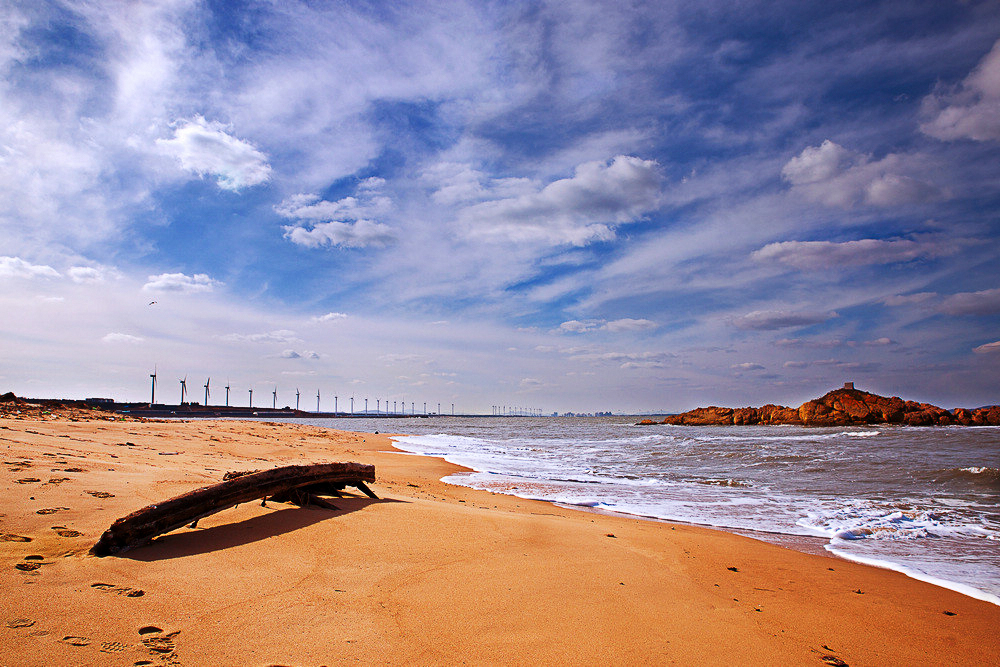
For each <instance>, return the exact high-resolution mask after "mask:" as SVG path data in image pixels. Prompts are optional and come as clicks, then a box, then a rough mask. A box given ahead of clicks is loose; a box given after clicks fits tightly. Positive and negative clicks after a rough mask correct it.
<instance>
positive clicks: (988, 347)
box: [972, 340, 1000, 354]
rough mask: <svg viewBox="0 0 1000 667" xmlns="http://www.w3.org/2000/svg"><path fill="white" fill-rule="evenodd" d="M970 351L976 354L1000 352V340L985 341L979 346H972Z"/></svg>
mask: <svg viewBox="0 0 1000 667" xmlns="http://www.w3.org/2000/svg"><path fill="white" fill-rule="evenodd" d="M972 351H973V352H975V353H976V354H996V353H1000V340H998V341H995V342H993V343H986V344H985V345H980V346H979V347H974V348H972Z"/></svg>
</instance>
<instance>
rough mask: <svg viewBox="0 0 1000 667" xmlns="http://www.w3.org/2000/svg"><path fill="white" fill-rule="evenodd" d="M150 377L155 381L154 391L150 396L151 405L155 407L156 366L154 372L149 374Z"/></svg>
mask: <svg viewBox="0 0 1000 667" xmlns="http://www.w3.org/2000/svg"><path fill="white" fill-rule="evenodd" d="M149 377H151V378H152V379H153V389H152V391H151V392H150V394H149V404H150V405H153V403H156V366H153V372H152V373H150V374H149Z"/></svg>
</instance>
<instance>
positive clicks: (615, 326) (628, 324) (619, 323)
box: [603, 317, 660, 331]
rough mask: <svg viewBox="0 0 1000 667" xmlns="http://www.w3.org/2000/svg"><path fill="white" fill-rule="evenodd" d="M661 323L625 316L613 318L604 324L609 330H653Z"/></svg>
mask: <svg viewBox="0 0 1000 667" xmlns="http://www.w3.org/2000/svg"><path fill="white" fill-rule="evenodd" d="M659 326H660V325H659V324H657V323H656V322H653V321H652V320H644V319H633V318H631V317H625V318H622V319H620V320H612V321H610V322H608V323H607V324H605V325H604V327H603V328H604V329H607V330H608V331H651V330H653V329H656V328H657V327H659Z"/></svg>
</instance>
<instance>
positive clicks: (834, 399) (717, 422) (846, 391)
mask: <svg viewBox="0 0 1000 667" xmlns="http://www.w3.org/2000/svg"><path fill="white" fill-rule="evenodd" d="M639 424H640V425H642V426H649V425H653V424H673V425H682V426H780V425H794V426H852V425H863V424H901V425H907V426H1000V406H997V405H992V406H988V407H982V408H974V409H968V408H955V409H954V410H946V409H945V408H941V407H938V406H936V405H931V404H930V403H917V402H916V401H905V400H903V399H901V398H899V397H896V396H892V397H888V396H879V395H878V394H872V393H869V392H866V391H861V390H859V389H855V388H854V384H853V383H850V382H848V383H846V384H845V385H844V387H843V388H841V389H834V390H833V391H830V392H828V393H827V394H825V395H824V396H821V397H820V398H815V399H813V400H811V401H806V402H805V403H803V404H802V405H800V406H799V407H797V408H792V407H787V406H784V405H773V404H768V405H764V406H761V407H759V408H752V407H747V408H722V407H717V406H714V405H713V406H709V407H706V408H695V409H694V410H689V411H688V412H684V413H681V414H677V415H669V416H667V417H665V418H664V419H663V420H662V421H653V420H651V419H644V420H642V421H641V422H639Z"/></svg>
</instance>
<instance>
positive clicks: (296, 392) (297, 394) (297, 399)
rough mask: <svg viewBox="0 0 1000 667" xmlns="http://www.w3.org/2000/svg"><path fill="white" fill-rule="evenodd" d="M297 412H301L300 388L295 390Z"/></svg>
mask: <svg viewBox="0 0 1000 667" xmlns="http://www.w3.org/2000/svg"><path fill="white" fill-rule="evenodd" d="M295 411H296V412H298V411H299V388H298V387H296V388H295ZM317 412H318V410H317Z"/></svg>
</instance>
